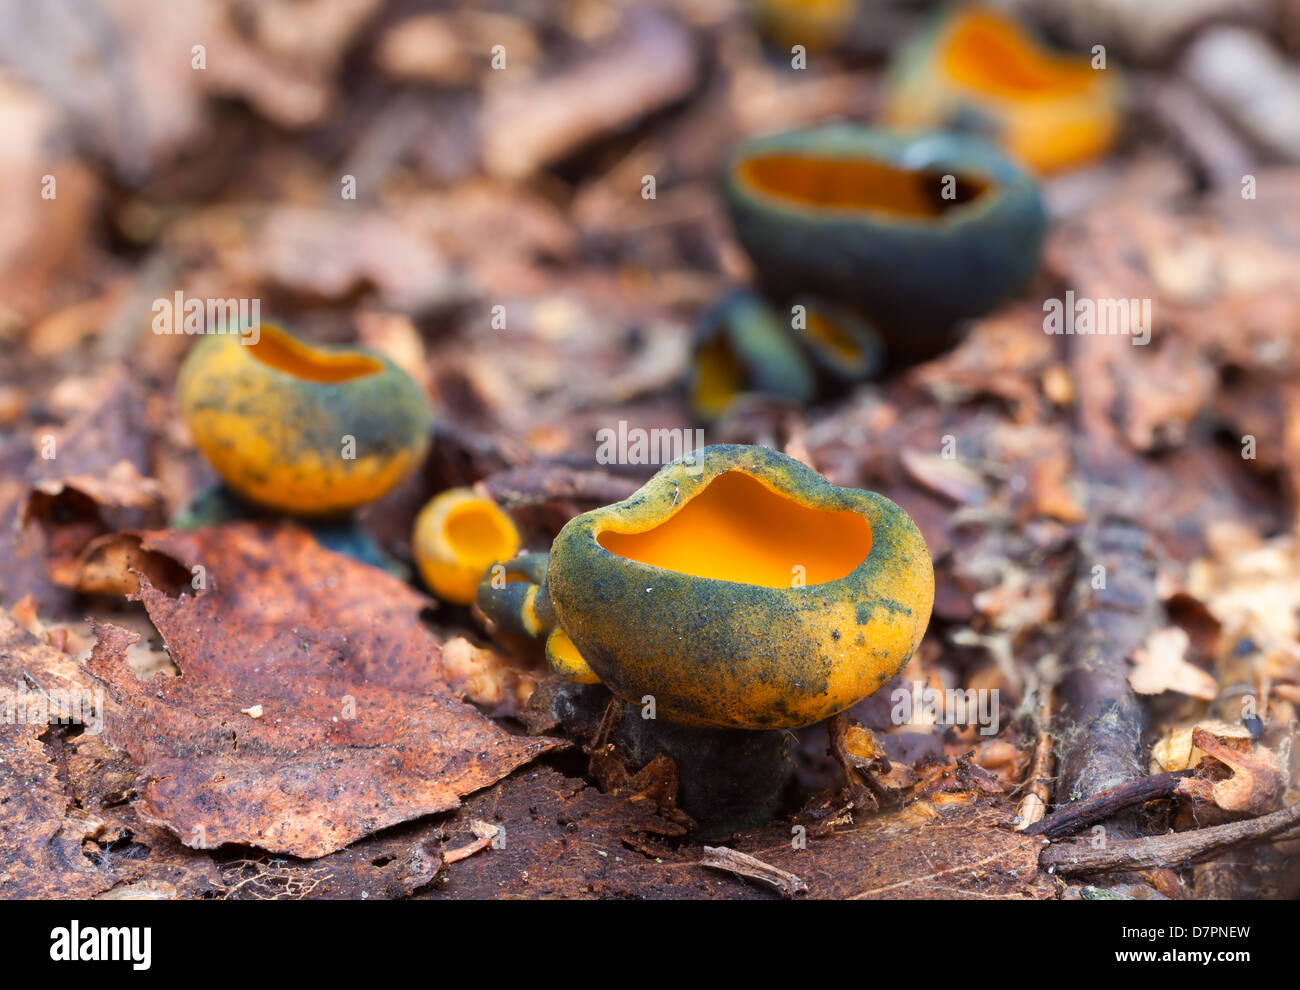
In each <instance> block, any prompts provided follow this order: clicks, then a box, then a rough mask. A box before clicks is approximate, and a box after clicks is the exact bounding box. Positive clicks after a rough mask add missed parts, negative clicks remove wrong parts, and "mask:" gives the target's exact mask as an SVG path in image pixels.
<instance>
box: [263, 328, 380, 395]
mask: <svg viewBox="0 0 1300 990" xmlns="http://www.w3.org/2000/svg"><path fill="white" fill-rule="evenodd" d="M246 346H247V347H248V349H249V351H250V352H251V353H252V355H253V357H255V358H257V360H259V361H261V362H262V363H263V364H265V365H268V366H269V367H272V368H274V369H276V370H277V371H283V372H284V373H285V374H287V375H292V376H293V377H295V378H301V379H303V380H304V381H309V382H317V383H319V384H322V385H337V384H339V383H340V382H348V381H352V380H354V379H356V378H364V377H365V376H366V375H373V374H376V373H378V372H380V371H383V370H384V365H383V363H382V362H380V361H378V360H376V359H375V358H372V357H370V356H368V355H366V354H361V353H359V352H357V351H337V352H327V351H321V350H317V349H316V348H314V347H311V346H310V345H308V344H304V343H303V342H302V341H300V340H295V339H294V338H293V337H291V336H290V335H289V334H287V333H285V332H284V331H283V330H279V329H277V328H275V327H270V326H262V327H260V328H259V330H258V339H257V341H256V343H252V344H247V345H246Z"/></svg>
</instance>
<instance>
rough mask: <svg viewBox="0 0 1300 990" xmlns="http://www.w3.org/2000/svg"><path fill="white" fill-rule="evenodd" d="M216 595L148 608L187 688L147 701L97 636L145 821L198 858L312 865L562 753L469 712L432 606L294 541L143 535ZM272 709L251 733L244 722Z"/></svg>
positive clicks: (152, 687) (236, 531)
mask: <svg viewBox="0 0 1300 990" xmlns="http://www.w3.org/2000/svg"><path fill="white" fill-rule="evenodd" d="M143 546H144V548H145V549H146V550H149V551H152V552H155V553H160V554H165V555H166V556H169V557H171V558H173V559H175V560H178V561H179V562H181V564H182V565H183V566H186V567H188V568H193V567H195V566H198V567H201V568H202V573H203V575H204V581H203V589H202V590H200V591H199V592H198V593H197V594H190V593H188V592H186V593H183V594H181V595H180V596H179V597H176V598H170V597H168V596H167V595H166V594H165V593H164V592H163V591H161V590H159V589H158V588H156V587H154V586H153V584H151V583H150V582H149V580H148V579H147V578H143V579H142V580H141V590H140V597H141V600H142V601H143V602H144V605H145V608H146V609H147V610H148V613H149V616H150V618H151V619H152V620H153V622H154V624H155V626H157V628H158V631H159V632H160V633H161V634H162V636H163V639H164V641H165V642H166V644H167V647H168V649H169V651H170V652H171V655H172V658H173V660H174V661H175V662H176V664H177V666H178V667H179V668H180V670H181V673H182V676H181V677H172V678H169V677H155V678H153V679H152V680H150V681H149V682H147V683H142V682H140V681H139V679H138V678H137V677H136V676H135V674H134V673H133V672H132V671H131V669H130V667H129V666H128V665H127V663H126V660H125V656H124V654H125V650H126V648H127V647H128V646H129V645H130V643H131V642H133V641H134V640H135V638H136V637H135V635H134V634H133V633H129V632H126V631H125V630H122V629H118V628H117V627H114V626H109V625H103V626H98V627H97V631H98V633H99V642H98V643H97V644H96V646H95V650H94V652H93V654H92V656H91V659H90V662H89V665H90V669H91V671H92V672H93V673H94V674H95V676H96V677H98V678H99V679H101V680H102V681H103V682H104V683H105V685H107V687H108V689H109V691H110V693H111V694H112V696H113V697H114V698H115V699H116V700H117V701H119V702H120V704H121V705H122V708H123V712H122V714H121V715H120V716H119V717H117V718H114V719H112V720H110V722H109V725H108V727H107V728H108V738H109V740H110V741H111V742H113V743H114V744H115V745H119V746H121V747H122V748H123V749H125V750H127V752H129V753H130V754H131V756H132V758H133V759H134V760H135V761H136V763H137V764H138V766H139V770H140V778H139V781H138V792H139V796H138V798H137V808H138V809H139V811H140V813H141V815H142V817H143V818H145V820H147V821H150V822H156V823H158V824H162V825H165V826H166V827H167V828H169V829H171V830H172V831H173V832H175V833H176V834H177V835H178V836H179V837H180V838H181V840H182V841H183V842H184V843H185V844H186V845H189V846H191V847H194V848H214V847H216V846H219V845H221V844H223V843H227V842H240V843H246V844H248V845H254V846H258V847H260V848H263V849H267V850H270V851H273V852H287V853H291V854H293V855H297V856H303V857H316V856H322V855H325V854H326V853H329V852H332V851H334V850H335V849H338V848H340V847H342V846H344V845H346V844H348V843H349V842H352V841H354V840H356V839H357V838H359V837H361V836H363V835H367V834H369V833H370V832H373V831H375V830H376V829H380V828H385V827H387V826H389V825H394V824H397V823H399V822H403V821H407V820H409V819H412V818H416V817H419V816H420V815H426V814H431V813H433V812H436V811H445V810H447V809H448V808H454V807H455V806H456V805H457V804H458V803H459V799H460V798H461V797H462V796H463V795H465V794H467V793H470V792H472V791H474V790H477V789H478V788H480V787H484V786H486V785H487V784H490V783H492V782H493V781H495V780H498V779H500V778H501V777H502V776H504V775H505V774H507V773H509V772H510V771H511V770H512V769H514V768H515V767H517V766H519V765H520V764H522V763H525V762H527V761H528V760H530V759H532V758H533V757H535V756H537V755H539V754H540V753H543V752H546V751H547V750H549V749H553V748H554V747H556V746H557V745H560V744H559V743H558V742H557V741H556V740H552V739H546V738H536V739H526V738H520V737H516V736H511V735H509V734H507V733H506V732H504V731H503V730H502V729H500V728H498V727H497V726H496V725H495V724H494V723H492V722H490V721H488V720H487V719H485V718H484V717H483V716H482V715H480V714H479V713H478V712H477V711H476V710H474V709H473V708H471V707H469V706H468V705H465V704H463V703H462V702H460V701H458V700H456V698H455V692H454V689H453V688H452V686H451V685H450V684H449V683H448V680H447V675H446V671H445V670H444V669H443V666H442V662H441V653H440V650H439V647H438V644H437V643H436V641H434V639H433V638H432V636H431V635H430V634H429V633H428V632H427V631H426V630H425V629H424V627H423V626H422V625H421V623H420V619H419V612H420V609H421V608H422V607H423V606H424V604H425V601H426V600H425V599H424V598H423V596H421V595H419V594H417V593H416V592H415V591H413V590H412V589H411V588H409V587H408V586H407V585H405V584H404V583H402V582H401V581H398V580H397V579H396V578H393V577H391V576H389V575H387V574H385V573H383V572H381V571H378V570H376V569H374V568H370V567H368V566H366V565H363V564H358V563H357V562H355V561H353V560H351V559H350V558H347V557H343V556H340V555H338V554H335V553H332V552H330V551H327V550H324V549H322V548H321V547H320V546H319V545H318V544H317V543H316V542H315V541H314V540H313V539H312V538H311V537H310V535H308V534H307V533H306V532H305V531H303V530H301V529H299V528H297V527H295V526H287V525H286V526H278V527H277V526H272V525H255V524H249V523H235V524H230V525H227V526H222V527H214V528H210V529H204V530H197V531H194V532H170V531H163V532H156V533H149V534H145V536H144V542H143ZM255 705H260V706H261V708H262V711H263V715H262V717H260V718H256V719H254V718H251V717H249V716H247V715H244V714H241V711H242V710H243V709H248V708H252V707H253V706H255Z"/></svg>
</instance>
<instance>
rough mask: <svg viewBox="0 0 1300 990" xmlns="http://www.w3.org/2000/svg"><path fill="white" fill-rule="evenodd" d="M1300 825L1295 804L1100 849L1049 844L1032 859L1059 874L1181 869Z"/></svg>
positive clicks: (1299, 810)
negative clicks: (1246, 818) (1263, 813)
mask: <svg viewBox="0 0 1300 990" xmlns="http://www.w3.org/2000/svg"><path fill="white" fill-rule="evenodd" d="M1297 825H1300V804H1293V805H1291V806H1290V807H1289V808H1283V809H1282V810H1281V811H1275V812H1273V813H1272V814H1271V815H1264V816H1262V817H1260V818H1251V819H1248V820H1247V821H1242V822H1232V823H1231V824H1228V825H1215V826H1212V827H1210V828H1202V829H1196V830H1195V831H1192V832H1175V833H1173V834H1172V835H1153V836H1150V837H1148V838H1145V839H1122V840H1118V841H1112V842H1107V843H1106V844H1105V845H1104V846H1102V847H1101V848H1100V849H1093V848H1091V847H1090V846H1089V845H1088V844H1087V843H1086V842H1077V841H1075V842H1062V843H1057V844H1055V845H1050V846H1048V847H1047V848H1046V849H1044V850H1043V851H1042V852H1041V853H1040V854H1039V856H1038V865H1039V866H1041V867H1042V868H1043V869H1045V870H1048V871H1050V872H1053V873H1057V874H1060V875H1063V876H1079V875H1081V874H1088V873H1111V872H1114V871H1116V870H1144V869H1149V868H1151V867H1157V866H1186V865H1188V864H1189V863H1199V862H1201V861H1203V860H1207V859H1213V858H1214V857H1215V856H1218V855H1220V854H1221V853H1224V852H1227V851H1228V850H1229V849H1234V848H1236V847H1238V846H1247V845H1253V844H1255V843H1259V842H1263V841H1264V840H1266V839H1269V838H1272V837H1273V836H1275V835H1278V834H1279V833H1282V832H1285V831H1287V830H1288V829H1291V828H1294V827H1296V826H1297Z"/></svg>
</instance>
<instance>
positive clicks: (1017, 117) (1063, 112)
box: [885, 5, 1122, 174]
mask: <svg viewBox="0 0 1300 990" xmlns="http://www.w3.org/2000/svg"><path fill="white" fill-rule="evenodd" d="M1094 63H1095V57H1090V56H1078V55H1073V54H1067V53H1060V52H1056V51H1053V50H1051V49H1049V48H1047V47H1046V46H1044V45H1043V43H1042V42H1041V41H1039V40H1038V38H1036V37H1035V36H1034V35H1033V34H1032V33H1031V32H1030V31H1029V30H1028V29H1026V28H1025V27H1023V26H1022V25H1021V24H1020V23H1018V22H1017V21H1016V20H1014V19H1013V18H1011V17H1009V16H1007V15H1005V14H1002V13H1000V12H998V11H995V10H992V9H990V8H987V7H983V6H980V5H974V6H962V7H957V8H955V9H952V10H949V11H947V12H946V13H944V14H943V15H941V16H940V17H939V18H938V19H937V20H936V21H935V23H934V24H933V25H932V26H931V27H929V28H928V29H927V30H925V31H924V32H922V33H921V34H920V35H919V36H918V37H917V38H916V39H914V40H913V41H912V42H910V43H909V44H908V45H906V46H904V48H903V50H902V51H901V53H900V54H899V56H898V59H897V61H896V63H895V65H894V68H893V71H892V72H891V76H890V80H889V84H888V86H887V94H886V102H885V122H886V123H888V124H890V125H893V126H897V127H959V128H962V129H972V130H975V131H978V132H979V133H981V134H984V135H985V136H987V137H989V138H991V139H992V140H994V141H996V142H997V143H999V144H1000V145H1001V146H1002V147H1003V148H1004V149H1006V151H1007V152H1009V153H1010V154H1012V155H1014V156H1015V157H1017V158H1019V159H1020V160H1021V161H1022V162H1024V163H1025V164H1026V165H1028V166H1029V167H1030V168H1032V169H1034V170H1035V171H1037V172H1039V173H1042V174H1046V173H1051V172H1057V171H1061V170H1063V169H1068V168H1072V167H1074V166H1077V165H1080V164H1083V163H1085V162H1088V161H1091V160H1092V159H1095V158H1097V157H1099V156H1100V155H1102V154H1104V153H1105V152H1106V151H1107V149H1109V148H1110V146H1111V145H1112V144H1113V143H1114V141H1115V138H1116V136H1117V135H1118V133H1119V130H1120V126H1121V122H1122V108H1121V102H1122V101H1121V93H1122V84H1121V82H1120V79H1119V76H1118V73H1117V72H1116V70H1115V69H1113V68H1109V67H1102V66H1100V65H1099V66H1098V67H1096V68H1094Z"/></svg>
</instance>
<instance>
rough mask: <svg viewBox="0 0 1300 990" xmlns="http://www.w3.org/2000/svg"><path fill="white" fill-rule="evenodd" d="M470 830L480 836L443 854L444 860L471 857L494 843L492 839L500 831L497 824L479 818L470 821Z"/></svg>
mask: <svg viewBox="0 0 1300 990" xmlns="http://www.w3.org/2000/svg"><path fill="white" fill-rule="evenodd" d="M469 827H470V830H471V831H472V832H473V833H474V834H475V835H476V836H478V838H476V839H475V840H474V841H473V842H467V843H465V845H463V846H459V847H457V848H455V849H453V850H451V851H450V852H445V853H443V854H442V861H443V863H444V864H446V863H459V862H460V861H461V860H462V859H469V857H471V856H473V855H474V854H475V853H477V852H482V851H483V850H484V849H486V848H487V847H488V846H490V845H492V840H493V839H495V838H496V836H497V832H498V831H500V830H499V829H498V828H497V826H495V825H491V824H489V823H488V822H481V821H479V820H478V819H477V818H476V819H474V821H472V822H470V823H469Z"/></svg>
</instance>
